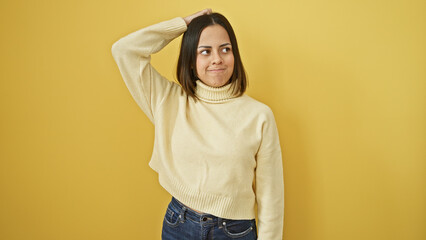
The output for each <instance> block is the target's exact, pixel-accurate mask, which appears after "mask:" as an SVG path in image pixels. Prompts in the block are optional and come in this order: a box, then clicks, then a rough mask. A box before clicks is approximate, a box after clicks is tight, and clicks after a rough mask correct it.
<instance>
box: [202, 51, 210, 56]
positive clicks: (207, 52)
mask: <svg viewBox="0 0 426 240" xmlns="http://www.w3.org/2000/svg"><path fill="white" fill-rule="evenodd" d="M209 52H210V51H209V50H203V51H201V52H200V54H201V55H207V54H209Z"/></svg>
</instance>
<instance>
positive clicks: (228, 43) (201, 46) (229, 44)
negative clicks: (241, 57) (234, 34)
mask: <svg viewBox="0 0 426 240" xmlns="http://www.w3.org/2000/svg"><path fill="white" fill-rule="evenodd" d="M226 45H231V44H230V43H224V44H221V45H220V46H219V47H223V46H226ZM198 48H212V47H211V46H199V47H198Z"/></svg>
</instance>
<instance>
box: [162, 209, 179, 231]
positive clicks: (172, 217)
mask: <svg viewBox="0 0 426 240" xmlns="http://www.w3.org/2000/svg"><path fill="white" fill-rule="evenodd" d="M180 219H181V218H180V214H179V212H177V211H176V210H174V209H173V208H172V207H170V205H169V206H168V207H167V211H166V215H165V216H164V222H165V223H166V224H167V225H168V226H170V227H176V226H178V225H179V222H180V221H179V220H180Z"/></svg>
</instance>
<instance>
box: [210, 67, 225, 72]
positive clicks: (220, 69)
mask: <svg viewBox="0 0 426 240" xmlns="http://www.w3.org/2000/svg"><path fill="white" fill-rule="evenodd" d="M207 71H209V72H222V71H225V69H224V68H218V69H209V70H207Z"/></svg>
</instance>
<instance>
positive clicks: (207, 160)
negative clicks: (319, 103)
mask: <svg viewBox="0 0 426 240" xmlns="http://www.w3.org/2000/svg"><path fill="white" fill-rule="evenodd" d="M184 31H186V24H185V21H184V20H183V19H182V18H180V17H178V18H174V19H172V20H169V21H165V22H161V23H158V24H155V25H152V26H149V27H146V28H143V29H140V30H138V31H136V32H133V33H130V34H128V35H127V36H125V37H123V38H121V39H119V40H118V41H117V42H115V43H114V44H113V46H112V54H113V57H114V59H115V61H116V63H117V65H118V67H119V70H120V73H121V75H122V77H123V79H124V81H125V83H126V86H127V87H128V89H129V91H130V93H131V94H132V96H133V98H134V100H135V101H136V103H137V104H138V106H139V107H140V108H141V109H142V111H143V112H144V113H145V114H146V115H147V116H148V118H149V119H150V120H151V122H152V123H153V124H154V127H155V139H154V149H153V153H152V156H151V160H150V162H149V165H150V166H151V168H152V169H154V170H155V171H156V172H158V174H159V181H160V184H161V185H162V186H163V187H164V188H165V189H166V190H167V191H168V192H169V193H170V194H171V195H172V196H174V197H175V198H176V199H178V200H179V201H181V202H182V203H184V204H185V205H187V206H188V207H190V208H193V209H197V210H199V211H202V212H205V213H210V214H213V215H215V216H218V217H222V218H229V219H254V218H255V203H257V210H258V212H257V213H258V239H259V240H275V239H282V232H283V220H284V219H283V217H284V181H283V167H282V158H281V148H280V142H279V136H278V130H277V126H276V123H275V119H274V115H273V113H272V111H271V109H270V108H269V107H268V106H267V105H265V104H263V103H261V102H259V101H257V100H255V99H253V98H251V97H249V96H247V95H245V94H244V95H242V96H240V97H236V96H235V95H233V94H232V91H231V87H232V84H233V83H230V84H227V85H225V86H222V87H218V88H215V87H210V86H207V85H206V84H204V83H203V82H201V81H200V80H197V81H196V86H197V87H196V96H198V97H199V98H200V99H201V100H198V101H194V99H193V98H191V97H188V96H187V95H186V93H185V92H184V91H183V89H182V88H181V86H180V85H179V84H177V83H175V82H172V81H169V80H167V79H165V78H164V77H163V76H161V75H160V74H159V73H158V72H157V71H156V70H155V69H154V68H153V67H152V66H151V64H150V55H151V54H153V53H156V52H158V51H160V50H161V49H162V48H163V47H164V46H166V45H167V44H168V43H169V42H170V41H171V40H173V39H174V38H176V37H178V36H179V35H180V34H182V33H183V32H184Z"/></svg>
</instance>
